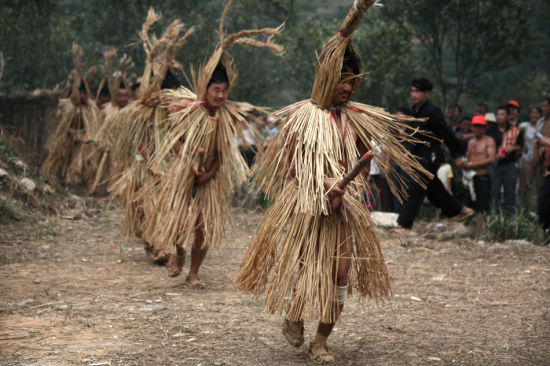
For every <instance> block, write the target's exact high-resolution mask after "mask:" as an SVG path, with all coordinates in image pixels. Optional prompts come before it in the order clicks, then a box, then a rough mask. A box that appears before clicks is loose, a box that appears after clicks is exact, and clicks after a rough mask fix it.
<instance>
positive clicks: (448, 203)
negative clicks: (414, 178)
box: [397, 78, 473, 228]
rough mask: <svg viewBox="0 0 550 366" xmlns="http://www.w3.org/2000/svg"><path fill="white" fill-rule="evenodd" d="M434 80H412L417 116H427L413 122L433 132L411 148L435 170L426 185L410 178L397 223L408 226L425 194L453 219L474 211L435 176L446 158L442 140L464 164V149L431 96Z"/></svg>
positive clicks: (411, 151)
mask: <svg viewBox="0 0 550 366" xmlns="http://www.w3.org/2000/svg"><path fill="white" fill-rule="evenodd" d="M432 87H433V86H432V83H431V82H430V81H429V80H427V79H423V78H422V79H414V80H413V81H412V83H411V99H412V102H413V116H414V117H416V118H427V120H426V121H425V122H411V124H412V127H414V128H417V129H418V130H419V131H422V132H429V133H430V134H431V135H430V136H425V135H422V134H419V135H418V136H417V138H418V139H419V140H421V141H419V142H418V143H415V144H409V146H408V149H409V152H410V153H411V154H413V155H416V156H417V157H418V159H419V160H420V162H421V164H422V166H423V167H424V168H425V169H426V170H428V171H429V172H430V173H432V174H434V177H432V179H430V180H428V181H427V182H426V187H422V186H420V185H419V184H417V183H415V182H410V183H409V187H408V188H407V192H406V193H407V195H408V198H407V200H406V201H405V202H403V206H402V207H401V209H400V212H399V218H398V219H397V223H398V224H399V226H401V227H404V228H411V227H412V224H413V222H414V219H415V217H416V215H417V214H418V211H419V210H420V205H421V204H422V201H423V200H424V197H428V200H429V201H430V202H431V203H432V204H433V205H435V206H436V207H438V208H440V209H441V210H442V212H443V214H444V215H445V216H447V217H450V218H451V219H453V220H462V219H465V218H467V217H469V216H471V215H472V214H473V210H472V209H471V208H468V207H464V206H463V205H462V204H461V203H460V202H458V201H457V200H456V199H455V198H454V197H453V196H451V195H450V194H449V192H447V190H446V189H445V187H444V186H443V184H442V183H441V181H440V180H439V179H438V178H437V177H436V176H435V173H436V172H437V169H438V168H439V166H440V165H441V163H442V162H443V160H444V159H443V149H442V146H441V140H443V141H445V144H446V145H447V146H448V147H449V150H450V153H451V155H452V156H453V158H454V159H455V164H456V165H457V166H458V167H462V165H463V160H462V158H461V157H460V155H462V154H463V153H464V152H463V151H462V148H461V147H460V144H459V143H458V140H457V139H456V137H455V135H454V134H453V132H452V131H451V129H450V127H449V126H448V125H447V124H446V123H445V120H444V119H443V114H442V113H441V110H440V109H439V108H437V107H436V106H434V105H433V104H432V103H431V102H430V101H429V100H428V96H429V95H430V92H431V90H432Z"/></svg>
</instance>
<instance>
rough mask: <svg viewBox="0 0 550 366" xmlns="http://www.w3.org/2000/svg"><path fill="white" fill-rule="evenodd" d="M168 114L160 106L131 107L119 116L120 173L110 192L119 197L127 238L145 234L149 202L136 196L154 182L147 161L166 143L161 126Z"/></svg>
mask: <svg viewBox="0 0 550 366" xmlns="http://www.w3.org/2000/svg"><path fill="white" fill-rule="evenodd" d="M165 118H166V111H165V110H164V109H163V108H161V107H160V105H159V104H158V102H157V106H155V107H152V106H148V105H141V104H139V102H138V101H136V102H133V103H130V104H129V105H128V106H126V107H125V108H123V109H122V110H120V112H119V113H118V124H116V125H115V126H114V128H115V129H114V131H113V134H114V136H115V137H114V138H115V143H114V150H113V154H114V156H116V157H117V172H120V173H119V174H113V176H112V177H111V184H110V185H109V191H110V192H111V194H112V195H113V196H115V197H118V199H119V204H120V206H121V207H122V208H123V209H124V211H125V217H124V224H123V232H124V234H125V235H128V236H130V235H134V234H139V236H141V233H142V231H143V223H144V217H145V214H146V211H147V210H146V206H147V205H146V202H144V201H140V200H136V198H135V195H136V193H137V192H138V191H139V190H140V189H141V188H142V187H143V185H145V184H146V182H147V181H148V180H149V179H150V178H151V172H150V171H149V167H148V161H147V160H148V159H151V157H152V156H154V155H155V154H156V152H157V150H158V148H159V147H160V145H161V141H163V140H164V138H165V137H164V136H165V131H164V129H163V127H162V122H163V121H164V119H165Z"/></svg>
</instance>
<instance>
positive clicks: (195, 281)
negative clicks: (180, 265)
mask: <svg viewBox="0 0 550 366" xmlns="http://www.w3.org/2000/svg"><path fill="white" fill-rule="evenodd" d="M185 283H186V284H187V285H188V286H189V287H191V288H192V289H194V290H202V289H203V288H205V287H206V283H204V281H201V280H200V278H199V275H197V274H190V275H187V278H185Z"/></svg>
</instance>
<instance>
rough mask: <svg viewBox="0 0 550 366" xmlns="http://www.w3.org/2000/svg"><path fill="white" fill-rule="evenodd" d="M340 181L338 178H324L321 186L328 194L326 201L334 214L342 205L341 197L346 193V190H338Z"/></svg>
mask: <svg viewBox="0 0 550 366" xmlns="http://www.w3.org/2000/svg"><path fill="white" fill-rule="evenodd" d="M340 181H341V179H339V178H325V179H324V180H323V185H324V186H325V190H326V191H327V192H328V199H329V202H330V211H331V212H334V210H336V209H337V208H338V206H340V204H341V203H342V196H343V195H344V194H345V193H346V191H347V188H344V189H342V188H340V187H339V186H338V185H339V183H340Z"/></svg>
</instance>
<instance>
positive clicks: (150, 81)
mask: <svg viewBox="0 0 550 366" xmlns="http://www.w3.org/2000/svg"><path fill="white" fill-rule="evenodd" d="M161 18H162V16H161V15H160V14H158V13H156V12H155V11H154V10H153V8H151V9H149V12H148V14H147V19H146V21H145V23H144V24H143V27H142V30H141V33H140V37H141V41H142V42H143V47H144V49H145V54H146V55H147V61H146V64H145V69H144V71H143V77H142V79H141V84H140V87H139V90H138V93H137V94H138V97H139V98H140V99H141V101H142V102H143V103H148V98H149V97H150V96H151V95H152V94H153V93H155V92H157V91H159V90H160V86H161V84H162V81H163V79H164V76H165V75H166V72H167V71H168V69H169V68H170V67H172V66H173V62H174V58H175V57H176V54H177V53H178V51H179V49H180V48H181V46H183V44H184V43H185V42H186V41H187V39H188V38H189V36H190V35H191V34H192V33H193V32H194V31H195V28H194V27H191V28H190V29H189V30H188V31H187V32H186V33H185V34H184V36H183V37H180V36H179V34H180V31H181V29H182V27H183V24H182V23H181V22H180V21H179V20H175V21H173V22H172V23H171V24H170V25H169V26H168V28H166V30H165V32H164V34H163V35H162V37H161V38H160V39H157V38H156V37H153V39H151V38H150V37H149V30H150V29H151V26H152V25H153V24H154V23H156V22H157V21H158V20H160V19H161Z"/></svg>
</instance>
